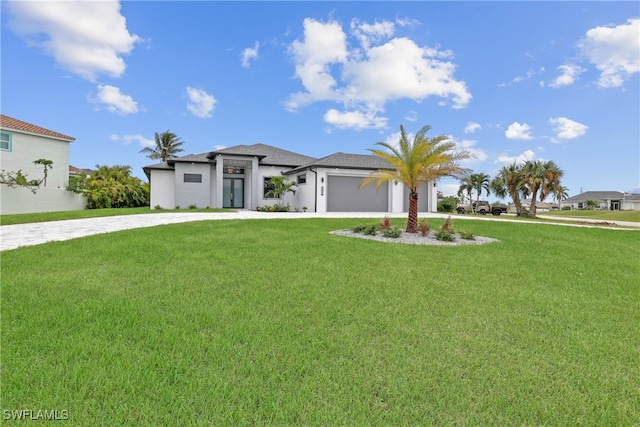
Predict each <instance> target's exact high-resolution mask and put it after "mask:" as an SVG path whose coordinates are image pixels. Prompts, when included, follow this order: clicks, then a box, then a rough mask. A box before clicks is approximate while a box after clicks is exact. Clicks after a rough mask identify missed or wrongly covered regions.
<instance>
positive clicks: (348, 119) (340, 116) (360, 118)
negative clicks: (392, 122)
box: [324, 108, 387, 130]
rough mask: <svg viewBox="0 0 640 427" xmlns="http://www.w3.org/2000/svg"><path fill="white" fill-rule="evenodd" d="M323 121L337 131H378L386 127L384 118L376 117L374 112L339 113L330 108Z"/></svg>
mask: <svg viewBox="0 0 640 427" xmlns="http://www.w3.org/2000/svg"><path fill="white" fill-rule="evenodd" d="M324 121H325V122H327V123H329V124H330V125H333V126H335V127H337V128H339V129H347V128H351V129H356V130H362V129H371V128H373V129H378V128H384V127H386V126H387V119H386V118H385V117H379V116H377V114H376V112H375V111H345V112H344V113H341V112H340V111H338V110H336V109H334V108H331V109H330V110H328V111H327V112H326V113H325V115H324Z"/></svg>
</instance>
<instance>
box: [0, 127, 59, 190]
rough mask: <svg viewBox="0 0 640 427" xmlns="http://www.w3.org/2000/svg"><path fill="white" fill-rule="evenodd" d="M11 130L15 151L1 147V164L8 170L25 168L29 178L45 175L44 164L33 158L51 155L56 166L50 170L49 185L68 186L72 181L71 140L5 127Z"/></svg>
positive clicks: (55, 186)
mask: <svg viewBox="0 0 640 427" xmlns="http://www.w3.org/2000/svg"><path fill="white" fill-rule="evenodd" d="M2 132H3V133H4V132H6V133H9V134H11V140H12V144H11V151H0V166H1V168H2V169H4V170H7V171H13V172H16V171H18V170H22V173H23V174H26V175H28V176H27V178H28V179H41V178H42V177H43V167H42V166H41V165H34V164H33V161H34V160H38V159H47V160H51V161H52V162H53V165H52V166H53V168H52V169H50V170H49V171H48V173H47V188H62V189H65V188H67V185H68V184H69V142H68V141H62V140H59V139H53V138H47V137H44V136H38V135H31V134H26V133H20V132H15V131H8V130H4V129H3V130H2Z"/></svg>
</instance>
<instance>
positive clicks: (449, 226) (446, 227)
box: [440, 215, 453, 234]
mask: <svg viewBox="0 0 640 427" xmlns="http://www.w3.org/2000/svg"><path fill="white" fill-rule="evenodd" d="M440 230H441V231H446V232H447V233H449V234H451V233H453V219H451V215H449V216H448V217H447V219H445V220H444V222H443V223H442V225H441V226H440Z"/></svg>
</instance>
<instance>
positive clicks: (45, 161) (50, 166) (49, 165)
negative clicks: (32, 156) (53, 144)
mask: <svg viewBox="0 0 640 427" xmlns="http://www.w3.org/2000/svg"><path fill="white" fill-rule="evenodd" d="M33 164H34V165H42V166H43V167H44V179H43V182H44V186H45V187H46V186H47V175H48V172H49V169H53V161H52V160H48V159H38V160H34V161H33Z"/></svg>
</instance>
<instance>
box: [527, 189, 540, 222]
mask: <svg viewBox="0 0 640 427" xmlns="http://www.w3.org/2000/svg"><path fill="white" fill-rule="evenodd" d="M537 197H538V190H535V191H534V192H533V194H532V195H531V206H530V207H529V215H531V216H536V198H537Z"/></svg>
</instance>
